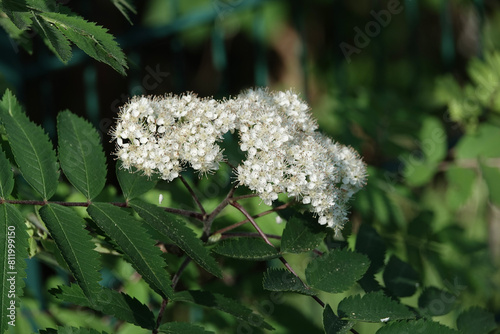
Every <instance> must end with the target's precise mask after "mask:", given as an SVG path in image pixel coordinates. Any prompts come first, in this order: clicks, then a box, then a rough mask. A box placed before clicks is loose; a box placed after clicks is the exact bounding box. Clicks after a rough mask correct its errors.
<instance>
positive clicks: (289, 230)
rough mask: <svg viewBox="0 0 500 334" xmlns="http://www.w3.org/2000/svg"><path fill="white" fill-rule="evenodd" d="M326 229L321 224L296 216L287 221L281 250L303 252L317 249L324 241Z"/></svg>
mask: <svg viewBox="0 0 500 334" xmlns="http://www.w3.org/2000/svg"><path fill="white" fill-rule="evenodd" d="M325 236H326V231H325V229H324V227H323V226H321V225H319V224H317V223H316V224H311V223H310V222H308V221H307V220H305V219H303V218H300V217H297V216H294V217H292V218H291V219H290V220H288V222H287V223H286V227H285V230H284V231H283V236H282V238H281V251H282V252H288V253H302V252H307V251H311V250H313V249H315V248H316V247H318V245H319V244H320V243H321V241H323V239H324V238H325Z"/></svg>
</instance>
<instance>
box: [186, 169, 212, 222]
mask: <svg viewBox="0 0 500 334" xmlns="http://www.w3.org/2000/svg"><path fill="white" fill-rule="evenodd" d="M179 179H180V180H181V181H182V183H183V184H184V186H185V187H186V189H187V190H188V191H189V193H190V194H191V197H193V200H194V201H195V202H196V205H198V208H199V209H200V211H201V213H202V214H203V215H206V214H207V213H206V211H205V209H204V208H203V205H201V202H200V199H199V198H198V196H196V194H195V193H194V190H193V188H191V186H190V185H189V183H188V182H187V181H186V179H185V178H184V177H183V176H182V175H180V174H179Z"/></svg>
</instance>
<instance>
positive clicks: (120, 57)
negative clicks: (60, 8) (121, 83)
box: [39, 10, 127, 75]
mask: <svg viewBox="0 0 500 334" xmlns="http://www.w3.org/2000/svg"><path fill="white" fill-rule="evenodd" d="M39 16H40V17H42V18H43V19H44V20H46V21H47V22H48V23H49V24H52V25H54V26H55V27H56V28H57V29H59V31H60V32H62V33H63V34H64V35H65V36H66V38H68V39H69V40H70V41H71V42H73V43H74V44H76V46H78V47H79V48H80V49H82V50H83V51H84V52H85V53H86V54H88V55H89V56H90V57H92V58H94V59H96V60H98V61H101V62H103V63H106V64H108V65H109V66H111V67H112V68H113V69H115V70H116V71H117V72H118V73H120V74H122V75H125V68H127V63H126V61H125V55H124V54H123V51H122V50H121V49H120V47H119V46H118V43H116V41H115V39H114V37H113V35H111V34H109V33H108V30H107V29H105V28H103V27H100V26H98V25H96V24H95V23H93V22H87V21H86V20H85V19H83V18H82V17H80V16H78V15H75V14H73V13H71V12H69V11H67V10H66V11H65V13H64V14H63V13H56V12H41V13H39Z"/></svg>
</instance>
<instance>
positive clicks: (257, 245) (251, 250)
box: [212, 238, 280, 261]
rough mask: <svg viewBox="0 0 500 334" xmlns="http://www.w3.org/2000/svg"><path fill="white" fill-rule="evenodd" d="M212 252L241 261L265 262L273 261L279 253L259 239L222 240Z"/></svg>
mask: <svg viewBox="0 0 500 334" xmlns="http://www.w3.org/2000/svg"><path fill="white" fill-rule="evenodd" d="M212 251H213V252H215V253H217V254H220V255H224V256H227V257H232V258H235V259H242V260H255V261H265V260H270V259H275V258H277V257H279V256H280V253H279V252H278V251H277V250H276V248H274V247H273V246H271V245H268V244H267V243H266V242H265V241H264V240H262V239H260V238H231V239H227V240H223V241H221V242H220V243H218V244H217V246H215V247H214V248H213V249H212Z"/></svg>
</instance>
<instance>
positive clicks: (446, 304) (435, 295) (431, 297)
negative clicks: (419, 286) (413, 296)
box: [418, 287, 457, 317]
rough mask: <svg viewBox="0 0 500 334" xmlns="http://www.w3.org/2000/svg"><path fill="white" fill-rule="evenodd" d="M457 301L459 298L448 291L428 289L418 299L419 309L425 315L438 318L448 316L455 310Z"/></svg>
mask: <svg viewBox="0 0 500 334" xmlns="http://www.w3.org/2000/svg"><path fill="white" fill-rule="evenodd" d="M456 300H457V297H455V296H454V295H453V294H451V293H449V292H447V291H444V290H441V289H438V288H435V287H428V288H425V290H424V291H423V292H422V294H421V295H420V297H419V298H418V308H419V309H420V311H421V312H422V313H424V314H425V315H428V316H430V317H438V316H441V315H445V314H448V313H449V312H450V311H451V310H452V309H453V306H454V305H455V301H456Z"/></svg>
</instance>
